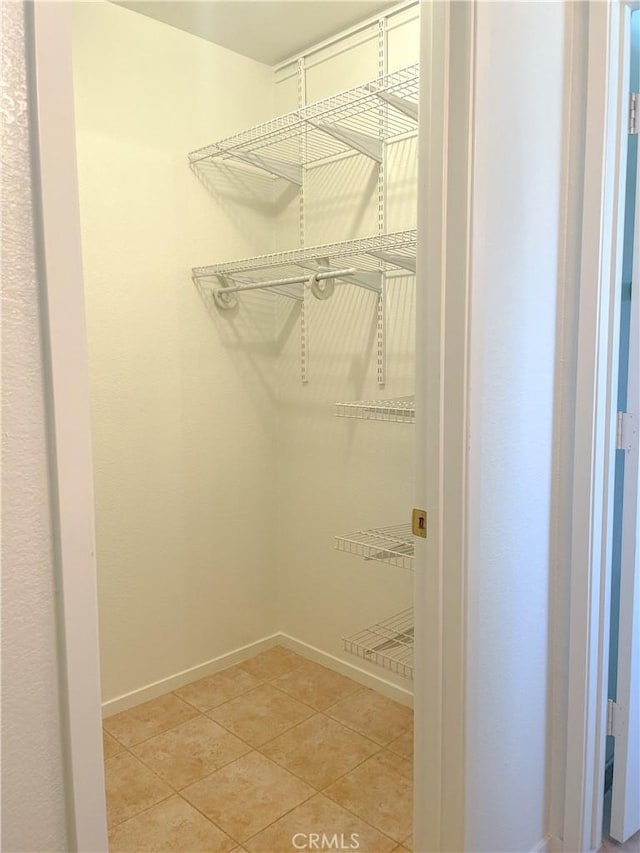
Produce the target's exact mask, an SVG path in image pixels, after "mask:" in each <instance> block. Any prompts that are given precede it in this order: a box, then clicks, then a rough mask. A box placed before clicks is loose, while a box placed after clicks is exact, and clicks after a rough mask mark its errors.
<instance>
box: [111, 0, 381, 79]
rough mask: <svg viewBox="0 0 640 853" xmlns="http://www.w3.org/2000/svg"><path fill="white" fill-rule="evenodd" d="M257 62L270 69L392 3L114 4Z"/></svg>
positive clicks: (248, 0)
mask: <svg viewBox="0 0 640 853" xmlns="http://www.w3.org/2000/svg"><path fill="white" fill-rule="evenodd" d="M114 2H117V3H118V5H119V6H125V7H126V8H127V9H132V10H133V11H135V12H141V13H142V14H143V15H147V16H148V17H150V18H155V19H156V20H158V21H162V22H164V23H165V24H170V25H171V26H173V27H177V28H178V29H181V30H184V31H185V32H188V33H192V34H193V35H196V36H200V38H204V39H208V40H209V41H212V42H215V43H216V44H219V45H222V47H226V48H228V49H229V50H233V51H235V52H236V53H241V54H243V55H244V56H248V57H250V58H251V59H256V60H257V61H258V62H264V63H266V64H267V65H276V64H277V63H279V62H282V61H283V60H285V59H289V57H291V56H294V55H295V54H297V53H301V52H302V51H304V50H305V49H306V48H308V47H310V46H311V45H313V44H316V43H318V42H320V41H323V40H324V39H326V38H328V37H329V36H331V35H334V34H335V33H337V32H340V30H343V29H346V28H347V27H350V26H352V25H353V24H357V23H359V22H360V21H363V20H365V19H366V18H369V17H371V16H373V15H376V14H378V13H379V12H381V11H382V10H383V9H388V8H389V7H390V6H392V5H394V3H393V2H389V0H197V2H194V0H114Z"/></svg>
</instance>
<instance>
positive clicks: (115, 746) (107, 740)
mask: <svg viewBox="0 0 640 853" xmlns="http://www.w3.org/2000/svg"><path fill="white" fill-rule="evenodd" d="M102 751H103V752H104V758H105V761H106V760H107V758H113V756H114V755H118V754H119V753H121V752H124V746H123V745H122V744H121V743H118V741H117V740H116V739H115V738H114V737H111V735H110V734H108V732H105V731H103V732H102Z"/></svg>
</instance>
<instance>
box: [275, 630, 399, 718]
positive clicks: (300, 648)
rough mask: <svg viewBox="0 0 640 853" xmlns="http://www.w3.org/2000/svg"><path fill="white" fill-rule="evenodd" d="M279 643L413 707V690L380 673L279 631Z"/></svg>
mask: <svg viewBox="0 0 640 853" xmlns="http://www.w3.org/2000/svg"><path fill="white" fill-rule="evenodd" d="M279 643H280V645H282V646H286V647H287V648H288V649H292V650H293V651H294V652H298V654H300V655H302V656H303V657H305V658H309V659H310V660H313V661H315V662H316V663H320V664H322V666H326V667H327V668H328V669H333V670H334V671H335V672H339V673H341V674H342V675H346V676H348V677H349V678H352V679H353V680H354V681H357V682H359V683H360V684H364V686H365V687H371V688H372V689H373V690H376V691H377V692H378V693H382V694H383V695H384V696H388V697H389V698H390V699H395V701H396V702H400V703H401V704H402V705H408V706H409V707H410V708H412V707H413V691H412V690H411V689H409V688H405V687H400V686H398V685H397V684H394V683H393V682H392V681H387V679H386V678H383V677H382V676H380V675H375V674H374V673H371V672H368V671H367V670H365V669H361V667H359V666H356V665H355V664H352V663H346V662H345V661H343V660H341V659H340V658H337V657H335V656H334V655H330V654H328V653H327V652H323V651H322V650H321V649H318V648H316V647H315V646H311V645H309V643H304V642H303V641H302V640H296V638H295V637H290V636H289V635H288V634H283V633H281V634H280V639H279Z"/></svg>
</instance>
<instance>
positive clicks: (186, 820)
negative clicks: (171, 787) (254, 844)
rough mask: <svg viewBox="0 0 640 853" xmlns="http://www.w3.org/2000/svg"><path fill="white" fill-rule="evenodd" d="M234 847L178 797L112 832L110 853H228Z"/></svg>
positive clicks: (229, 839)
mask: <svg viewBox="0 0 640 853" xmlns="http://www.w3.org/2000/svg"><path fill="white" fill-rule="evenodd" d="M234 844H235V841H233V839H231V838H229V836H228V835H225V834H224V833H223V832H221V830H219V829H218V828H217V827H216V826H214V825H213V824H212V823H211V822H210V821H208V820H207V819H206V817H203V815H201V814H200V812H198V811H196V810H195V809H194V808H193V807H192V806H190V805H189V803H187V802H185V801H184V800H183V799H182V798H181V797H178V796H177V795H175V796H173V797H170V798H169V799H168V800H164V802H162V803H159V804H158V805H157V806H153V808H151V809H149V810H148V811H146V812H143V813H142V814H140V815H138V816H137V817H134V818H131V819H130V820H127V821H126V822H125V823H121V824H120V825H119V826H116V827H115V828H114V829H112V830H111V832H110V833H109V850H110V853H202V851H207V853H225V851H227V850H231V848H232V847H233V846H234Z"/></svg>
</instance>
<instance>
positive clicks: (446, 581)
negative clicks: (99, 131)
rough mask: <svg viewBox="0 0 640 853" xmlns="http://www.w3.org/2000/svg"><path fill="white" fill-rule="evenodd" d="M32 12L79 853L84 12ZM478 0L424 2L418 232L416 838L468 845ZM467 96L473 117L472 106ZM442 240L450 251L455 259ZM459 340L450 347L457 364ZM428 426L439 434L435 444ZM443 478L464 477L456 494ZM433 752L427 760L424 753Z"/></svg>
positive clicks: (87, 739) (87, 434) (92, 603)
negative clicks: (80, 83)
mask: <svg viewBox="0 0 640 853" xmlns="http://www.w3.org/2000/svg"><path fill="white" fill-rule="evenodd" d="M27 6H28V7H29V9H30V12H29V14H30V15H31V27H30V33H29V43H28V45H27V50H28V54H29V61H30V69H31V89H30V97H31V101H32V103H33V105H34V108H33V110H32V132H33V137H34V140H35V145H34V157H33V172H34V175H35V176H36V178H37V186H38V191H37V194H36V207H37V208H38V227H39V231H40V238H41V247H42V251H41V265H40V275H41V283H42V288H43V302H44V305H45V309H46V316H47V326H48V328H47V341H46V344H45V352H44V358H45V361H46V362H47V365H48V369H49V377H50V382H49V385H50V398H51V399H50V413H51V418H50V420H51V427H50V433H51V443H52V445H51V446H52V448H53V454H52V455H53V457H54V466H53V469H54V470H53V475H52V480H53V490H54V492H55V494H56V504H55V517H54V524H55V527H56V532H57V540H58V550H57V571H58V585H59V599H58V601H57V602H56V605H57V607H58V623H59V629H60V634H61V638H62V643H61V649H62V651H61V658H62V661H61V669H62V674H61V680H62V683H63V689H62V695H63V704H64V714H65V722H66V732H65V746H66V750H65V757H66V763H67V785H68V787H67V800H68V814H69V817H68V828H69V838H70V849H72V850H78V851H89V850H90V851H92V853H98V851H104V853H106V851H107V850H108V840H107V823H106V804H105V786H104V765H103V747H102V726H101V722H102V721H101V701H100V699H101V697H100V693H101V691H100V656H99V644H98V609H97V570H96V558H95V517H94V493H93V468H92V450H91V444H92V437H91V423H90V397H89V383H88V354H87V334H86V324H85V315H84V281H83V272H82V246H81V231H80V212H79V196H78V177H77V161H76V144H75V122H74V89H73V68H72V14H73V5H72V4H71V3H50V2H47V0H35V2H33V3H32V4H27ZM474 8H475V0H467V2H461V3H454V4H450V3H445V2H439V3H430V2H423V3H422V4H421V12H422V16H423V26H422V35H421V39H422V40H423V41H422V44H426V45H427V47H428V48H429V54H428V55H429V57H430V61H429V69H428V79H429V85H428V86H426V87H425V93H426V94H425V95H424V97H423V98H422V104H423V105H424V104H429V105H430V107H429V108H432V107H433V108H438V109H442V111H443V115H444V117H445V120H444V121H443V122H442V126H441V127H437V128H432V129H431V130H432V132H430V133H429V134H428V135H427V134H425V137H424V138H423V139H421V144H420V153H419V158H420V175H421V177H420V188H419V193H420V198H422V199H427V200H428V204H427V205H421V207H424V208H425V214H424V215H421V219H420V225H419V227H421V228H422V229H423V230H424V231H426V233H428V234H429V235H430V236H429V243H430V244H431V246H432V248H436V249H437V250H436V251H432V252H430V253H427V250H426V248H421V249H420V252H421V255H420V257H421V260H420V261H419V263H420V266H421V269H422V272H421V273H420V276H421V278H422V280H423V281H424V282H425V288H424V290H425V301H424V302H423V303H422V310H423V311H425V316H426V319H427V323H426V325H425V326H424V327H423V328H422V330H421V332H420V334H419V337H418V343H417V351H418V352H419V353H421V355H422V357H421V358H418V359H417V361H418V365H419V367H418V376H417V380H416V386H417V387H416V401H417V417H416V420H417V427H416V429H417V433H416V438H417V439H418V441H417V444H418V445H419V446H420V450H419V453H418V461H419V463H420V469H419V470H418V473H417V481H418V482H417V494H418V498H419V500H420V501H421V502H422V501H424V505H425V506H428V508H429V518H430V522H429V523H430V533H429V540H428V542H427V545H426V546H425V547H424V548H420V547H419V548H418V553H417V560H416V562H417V570H416V574H417V575H418V576H419V580H418V593H419V594H418V596H417V600H416V626H417V628H416V630H417V634H418V636H417V645H418V644H420V642H421V646H420V648H419V649H418V653H417V660H416V721H417V726H416V743H417V747H416V755H417V756H418V759H417V760H416V762H415V767H416V770H415V773H416V786H415V793H414V800H415V802H417V803H419V804H420V807H419V808H417V809H416V813H417V816H416V825H415V829H416V837H415V840H416V845H418V849H433V850H436V849H445V848H446V849H462V847H461V846H460V845H461V844H462V843H463V832H464V820H463V817H464V811H463V809H464V798H463V793H464V740H463V732H464V725H463V720H464V692H463V687H464V667H463V662H464V640H463V638H464V624H463V621H462V620H463V619H464V578H465V554H464V543H463V542H462V541H461V537H460V535H459V522H460V518H461V513H464V506H465V498H466V492H465V477H464V448H465V446H466V433H465V430H466V421H465V418H464V405H465V400H466V342H467V334H466V331H467V328H466V308H465V306H466V300H467V291H468V252H460V246H461V245H462V244H461V238H460V235H461V234H464V235H466V242H465V245H466V246H467V249H468V238H469V234H470V219H469V216H470V187H471V171H470V170H471V159H470V158H471V154H470V152H471V150H472V145H471V133H472V121H471V103H472V93H473V53H472V48H473V18H474ZM460 98H462V99H463V101H464V103H466V104H468V107H469V109H468V110H462V111H461V110H460V109H459V105H460ZM445 164H446V168H443V166H444V165H445ZM449 193H454V194H455V195H456V202H457V204H456V205H455V207H451V206H448V205H447V197H448V194H449ZM423 242H426V241H423ZM440 246H444V247H445V251H444V253H443V252H441V251H440V250H439V249H438V247H440ZM445 273H446V275H447V282H446V283H447V286H446V287H445ZM454 281H455V286H452V282H454ZM427 282H428V286H426V285H427ZM454 305H455V306H456V308H462V309H463V310H462V312H460V311H457V310H447V311H446V317H447V322H446V323H443V324H441V320H440V318H441V317H442V316H443V315H444V313H445V307H447V306H454ZM454 327H455V328H454ZM445 342H446V345H447V346H448V347H449V352H448V353H447V357H446V358H445V354H444V352H443V347H444V346H445ZM445 388H446V393H445ZM428 429H429V430H430V433H429V434H431V435H433V436H434V437H437V438H436V440H434V441H431V442H429V443H427V442H426V441H425V440H423V441H420V440H419V439H420V436H421V435H422V438H423V439H424V437H425V436H426V434H427V430H428ZM427 465H431V466H432V467H431V470H435V469H438V470H439V471H440V476H439V477H438V478H427V476H426V471H427V467H426V466H427ZM444 476H447V477H448V478H449V479H448V480H447V483H448V488H447V498H446V503H445V499H444V490H443V488H442V483H443V477H444ZM454 483H455V484H456V487H455V488H453V484H454ZM421 505H422V503H421ZM421 544H422V543H421ZM449 549H450V550H449ZM445 557H446V558H447V561H448V563H447V574H446V576H445V573H444V570H443V568H444V559H445ZM454 565H455V571H454V570H453V568H452V567H453V566H454ZM447 614H448V618H445V615H447ZM445 671H453V672H458V673H459V678H458V679H457V680H454V679H447V680H446V682H445V680H444V678H443V673H444V672H445ZM427 755H432V756H437V758H436V765H435V766H436V767H437V772H435V773H434V772H433V770H434V765H433V763H432V762H431V760H430V761H429V762H427V760H426V756H427ZM420 756H425V758H424V759H423V760H420ZM425 845H426V846H425Z"/></svg>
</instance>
